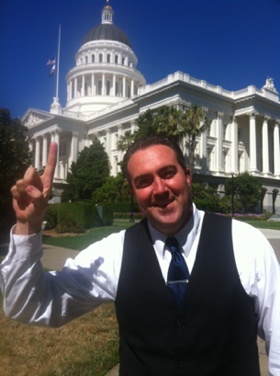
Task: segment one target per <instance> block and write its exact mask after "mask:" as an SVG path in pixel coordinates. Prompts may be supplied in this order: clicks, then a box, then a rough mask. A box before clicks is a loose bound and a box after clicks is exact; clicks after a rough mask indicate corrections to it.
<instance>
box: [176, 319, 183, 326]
mask: <svg viewBox="0 0 280 376" xmlns="http://www.w3.org/2000/svg"><path fill="white" fill-rule="evenodd" d="M176 326H177V328H182V326H183V323H182V321H180V320H177V321H176Z"/></svg>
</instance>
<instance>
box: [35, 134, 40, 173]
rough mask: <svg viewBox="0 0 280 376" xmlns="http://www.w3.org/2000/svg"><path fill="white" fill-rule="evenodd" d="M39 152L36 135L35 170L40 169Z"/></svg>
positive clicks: (38, 140) (38, 141) (38, 139)
mask: <svg viewBox="0 0 280 376" xmlns="http://www.w3.org/2000/svg"><path fill="white" fill-rule="evenodd" d="M40 154H41V143H40V138H39V137H37V138H36V141H35V168H36V169H37V170H40V168H41V165H40Z"/></svg>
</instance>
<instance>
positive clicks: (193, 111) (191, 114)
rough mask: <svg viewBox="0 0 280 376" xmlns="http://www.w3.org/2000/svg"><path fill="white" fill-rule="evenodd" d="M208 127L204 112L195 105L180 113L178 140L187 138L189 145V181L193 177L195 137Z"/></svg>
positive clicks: (208, 123)
mask: <svg viewBox="0 0 280 376" xmlns="http://www.w3.org/2000/svg"><path fill="white" fill-rule="evenodd" d="M209 126H210V120H209V119H208V117H207V116H206V111H205V110H204V109H203V108H202V107H198V106H197V105H191V106H190V107H188V108H187V109H186V110H185V111H184V110H183V111H182V112H181V122H180V124H179V133H180V138H181V137H182V136H183V137H186V136H187V137H188V140H187V142H188V145H189V156H190V157H189V159H190V160H189V168H190V175H191V179H192V177H193V171H194V164H195V163H194V162H195V148H196V140H197V137H198V136H200V135H201V134H202V133H204V132H205V131H206V130H207V129H208V128H209Z"/></svg>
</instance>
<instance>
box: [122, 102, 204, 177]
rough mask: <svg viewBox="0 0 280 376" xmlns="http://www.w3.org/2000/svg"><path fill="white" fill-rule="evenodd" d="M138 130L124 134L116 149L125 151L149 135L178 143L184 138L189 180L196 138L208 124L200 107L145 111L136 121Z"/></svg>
mask: <svg viewBox="0 0 280 376" xmlns="http://www.w3.org/2000/svg"><path fill="white" fill-rule="evenodd" d="M137 125H138V129H137V130H136V132H135V133H134V135H132V134H131V133H129V132H126V133H125V134H124V135H123V136H122V137H121V138H120V140H119V142H118V145H117V146H118V149H119V150H122V151H125V150H126V149H127V147H128V146H129V145H130V144H131V143H132V142H133V140H136V139H138V138H142V137H147V136H150V135H162V136H166V137H172V138H173V139H175V140H176V141H177V142H178V143H179V142H181V141H182V140H183V139H184V138H186V141H187V143H188V145H189V158H190V160H189V167H190V172H191V178H192V175H193V169H194V160H195V147H196V138H197V137H198V136H199V135H201V134H202V133H203V132H205V131H206V129H207V128H208V127H209V125H210V122H209V119H208V118H207V116H206V112H205V110H204V109H203V108H202V107H198V106H196V105H191V106H190V107H187V106H183V105H181V107H180V108H177V107H175V106H162V107H160V108H158V109H156V110H150V109H149V110H147V111H146V112H144V113H143V114H141V115H140V116H139V117H138V119H137Z"/></svg>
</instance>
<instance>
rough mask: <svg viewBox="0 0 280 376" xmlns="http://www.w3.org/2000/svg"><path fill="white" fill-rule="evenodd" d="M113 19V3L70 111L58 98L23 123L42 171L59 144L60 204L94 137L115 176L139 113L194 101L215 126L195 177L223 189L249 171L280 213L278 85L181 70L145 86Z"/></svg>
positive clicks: (70, 92) (95, 33)
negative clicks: (233, 86)
mask: <svg viewBox="0 0 280 376" xmlns="http://www.w3.org/2000/svg"><path fill="white" fill-rule="evenodd" d="M113 17H114V11H113V9H112V7H111V6H110V5H109V4H108V3H107V5H106V6H104V8H103V10H102V12H101V24H99V25H97V26H95V27H94V28H93V29H92V30H90V31H89V32H88V34H87V35H86V36H85V38H84V41H83V43H82V45H81V47H80V49H79V50H78V52H77V54H76V56H75V61H76V65H75V66H74V67H73V68H72V69H71V70H70V71H69V72H68V74H67V76H66V84H67V100H66V105H65V107H62V106H61V104H60V103H59V98H58V97H55V98H54V100H53V103H52V104H51V108H50V111H49V112H47V111H42V110H38V109H28V110H27V112H26V113H25V114H24V116H23V118H22V121H23V124H24V125H25V126H26V127H27V128H28V130H29V136H30V138H31V139H30V149H31V150H32V152H33V157H34V166H35V167H36V168H37V169H39V170H40V169H42V168H43V167H44V166H45V165H46V161H47V153H48V148H49V144H50V142H51V141H56V142H57V144H58V145H59V151H58V154H59V157H58V164H57V167H56V171H55V177H54V199H53V200H54V202H59V200H60V195H61V192H62V190H63V187H64V186H65V184H66V178H67V173H68V171H69V168H70V167H71V164H72V162H73V161H76V160H77V157H78V153H79V152H81V151H82V150H83V148H84V147H86V146H89V145H90V144H91V139H92V138H93V136H97V138H98V139H99V140H100V142H101V143H102V144H103V145H104V147H105V150H106V152H107V154H108V157H109V161H110V168H111V175H116V174H117V173H118V172H119V171H120V167H119V164H118V163H119V162H120V161H121V160H122V158H123V152H121V151H119V150H118V149H117V142H118V140H119V139H120V137H121V136H122V135H124V133H125V132H126V131H130V132H132V133H133V132H134V131H135V130H136V128H137V125H136V120H137V118H138V117H139V115H140V114H142V113H144V112H145V111H147V110H148V109H151V110H153V109H157V108H159V107H161V106H163V105H168V106H170V105H174V106H178V105H180V104H185V105H192V104H195V105H197V106H200V107H203V108H204V109H205V111H206V112H207V116H208V118H209V119H210V121H211V126H210V129H208V130H207V132H205V133H203V134H202V135H201V136H200V137H198V138H197V145H196V158H195V160H196V164H195V170H194V176H195V179H196V180H198V181H202V182H206V183H207V182H208V183H210V184H211V185H214V186H216V188H217V190H219V191H222V190H223V185H224V182H225V178H231V177H232V176H234V175H236V174H238V173H242V172H245V171H248V172H249V173H250V174H251V175H253V176H256V177H259V178H260V179H261V182H262V185H263V187H264V190H263V192H264V195H263V202H262V208H263V209H264V210H267V211H270V212H273V213H277V214H280V133H279V128H280V100H279V94H278V92H277V90H276V88H275V87H274V83H273V80H272V79H271V78H267V79H266V80H265V78H264V86H263V87H262V88H257V87H255V86H248V87H246V88H241V89H240V90H238V91H228V90H226V89H224V88H222V87H221V86H215V85H212V84H211V83H208V82H206V81H204V80H201V79H198V78H194V77H191V76H190V75H189V74H187V73H183V72H174V73H171V74H169V75H168V76H167V77H163V78H162V80H160V81H158V82H155V83H152V84H146V81H145V78H144V75H143V74H142V73H141V72H139V71H138V70H137V63H138V60H137V57H136V55H135V53H134V51H133V47H132V43H131V41H130V39H129V37H128V36H127V35H126V33H125V32H124V31H123V30H122V29H120V28H119V27H117V26H116V25H115V24H114V22H113V21H114V20H113ZM184 144H185V143H184ZM184 148H185V149H184V153H185V155H186V158H187V157H188V150H187V148H186V147H184Z"/></svg>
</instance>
